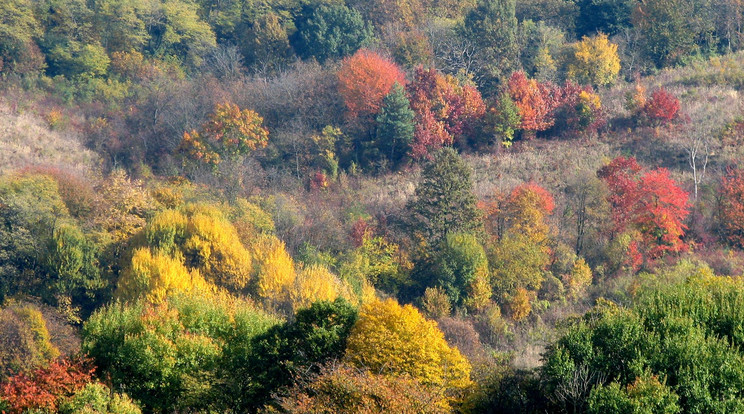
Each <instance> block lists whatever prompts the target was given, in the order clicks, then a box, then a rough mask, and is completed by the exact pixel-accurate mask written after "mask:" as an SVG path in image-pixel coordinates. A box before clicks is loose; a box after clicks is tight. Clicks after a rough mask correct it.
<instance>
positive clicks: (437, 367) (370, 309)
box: [346, 299, 470, 391]
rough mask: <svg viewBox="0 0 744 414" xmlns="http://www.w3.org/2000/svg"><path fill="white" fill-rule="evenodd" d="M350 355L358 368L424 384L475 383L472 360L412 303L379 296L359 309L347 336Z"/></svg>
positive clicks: (448, 386) (452, 386)
mask: <svg viewBox="0 0 744 414" xmlns="http://www.w3.org/2000/svg"><path fill="white" fill-rule="evenodd" d="M346 358H347V359H348V360H349V361H350V362H351V363H353V364H355V365H357V366H359V367H365V368H367V369H370V370H372V371H375V372H381V373H384V374H386V375H391V376H394V377H398V376H401V375H410V376H411V377H413V378H414V379H417V380H419V381H421V383H422V384H425V385H432V386H436V387H442V388H444V389H449V390H452V391H454V390H462V389H464V388H465V387H467V386H468V385H469V384H470V378H469V375H470V364H469V363H468V361H467V360H466V359H465V358H464V357H463V356H462V355H461V354H460V352H459V351H458V350H457V349H453V348H450V347H449V346H448V345H447V343H446V342H445V340H444V335H443V334H442V332H441V331H439V329H438V328H437V326H436V323H434V322H432V321H428V320H426V319H425V318H424V317H423V316H422V315H421V314H420V313H419V312H418V310H416V309H415V308H414V307H412V306H411V305H405V306H401V305H399V304H398V303H397V302H395V301H394V300H392V299H387V300H385V301H381V300H374V301H372V302H370V303H367V304H365V305H364V306H363V307H362V309H361V311H360V312H359V320H358V321H357V323H356V324H355V325H354V327H353V328H352V331H351V335H350V336H349V340H348V348H347V351H346Z"/></svg>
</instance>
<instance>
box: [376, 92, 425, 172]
mask: <svg viewBox="0 0 744 414" xmlns="http://www.w3.org/2000/svg"><path fill="white" fill-rule="evenodd" d="M414 116H415V114H414V112H413V111H412V110H411V107H410V102H409V101H408V98H407V97H406V93H405V89H403V86H401V85H400V84H398V83H396V84H395V85H393V89H392V90H391V91H390V93H389V94H387V96H385V99H384V100H383V102H382V109H381V110H380V114H379V115H378V116H377V142H376V149H377V150H378V151H379V152H380V155H381V156H382V157H385V158H387V159H388V160H389V161H390V162H391V163H392V165H393V167H396V166H398V165H399V164H400V162H401V161H402V159H403V157H404V156H405V155H406V154H407V153H408V151H409V149H410V145H411V143H412V142H413V137H414V123H413V120H414Z"/></svg>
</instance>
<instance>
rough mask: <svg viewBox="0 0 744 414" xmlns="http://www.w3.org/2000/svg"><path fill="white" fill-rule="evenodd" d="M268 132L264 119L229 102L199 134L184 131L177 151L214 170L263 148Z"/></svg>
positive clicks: (216, 111)
mask: <svg viewBox="0 0 744 414" xmlns="http://www.w3.org/2000/svg"><path fill="white" fill-rule="evenodd" d="M268 141H269V131H268V130H267V129H266V128H265V127H264V126H263V118H262V117H261V116H259V115H258V114H257V113H256V112H254V111H252V110H250V109H243V110H241V109H240V107H238V106H237V105H235V104H232V103H230V102H227V103H224V104H218V105H217V106H215V108H214V112H212V113H211V114H210V115H209V119H208V120H207V122H205V123H204V124H203V125H202V126H201V128H200V129H199V131H196V130H193V131H191V132H184V134H183V140H182V141H181V147H180V151H181V153H183V154H184V155H185V156H186V158H189V159H191V160H194V161H197V162H198V163H201V164H206V165H211V166H212V167H217V165H219V163H220V162H222V161H223V160H225V159H228V160H236V159H238V158H239V157H241V156H243V155H247V154H250V153H251V152H252V151H255V150H256V149H257V148H263V147H266V144H267V143H268Z"/></svg>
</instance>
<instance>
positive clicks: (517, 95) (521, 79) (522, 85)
mask: <svg viewBox="0 0 744 414" xmlns="http://www.w3.org/2000/svg"><path fill="white" fill-rule="evenodd" d="M507 87H508V90H509V95H510V96H511V98H512V100H513V101H514V104H515V105H517V108H518V109H519V115H520V116H521V118H522V125H521V128H522V129H524V130H526V131H531V132H533V133H534V132H537V131H545V130H547V129H548V128H550V127H552V126H553V124H554V123H555V117H554V114H553V111H554V110H555V109H556V108H557V107H558V104H559V102H560V99H559V98H560V96H559V95H560V88H558V87H556V86H555V85H554V84H552V83H550V82H538V81H537V80H535V79H528V78H527V75H525V73H524V72H522V71H518V72H514V73H512V75H511V77H510V78H509V83H508V85H507Z"/></svg>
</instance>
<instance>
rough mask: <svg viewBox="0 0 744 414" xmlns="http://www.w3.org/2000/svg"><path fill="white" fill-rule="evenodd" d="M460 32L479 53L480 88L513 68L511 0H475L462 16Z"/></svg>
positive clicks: (514, 21)
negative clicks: (470, 8)
mask: <svg viewBox="0 0 744 414" xmlns="http://www.w3.org/2000/svg"><path fill="white" fill-rule="evenodd" d="M460 33H461V35H462V36H464V37H465V38H467V39H470V41H472V42H473V43H474V44H475V46H476V48H477V52H478V54H479V55H480V58H479V61H480V64H479V67H480V68H479V72H481V73H478V74H477V75H479V77H481V78H482V79H483V80H482V84H483V86H484V90H485V91H486V94H487V95H488V91H489V90H490V91H494V90H495V86H496V84H498V82H499V81H500V80H501V79H503V78H505V77H506V76H509V74H510V73H511V72H512V71H513V70H515V69H517V67H516V66H517V62H518V59H517V55H518V53H517V52H518V44H517V17H516V2H515V0H479V1H478V5H477V6H476V7H475V8H474V9H472V10H471V11H470V13H468V15H467V16H465V21H464V23H463V25H462V26H461V28H460Z"/></svg>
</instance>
